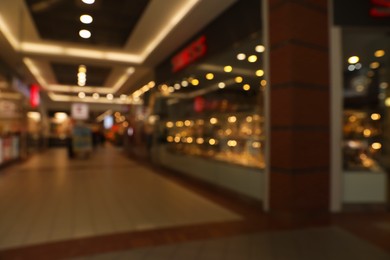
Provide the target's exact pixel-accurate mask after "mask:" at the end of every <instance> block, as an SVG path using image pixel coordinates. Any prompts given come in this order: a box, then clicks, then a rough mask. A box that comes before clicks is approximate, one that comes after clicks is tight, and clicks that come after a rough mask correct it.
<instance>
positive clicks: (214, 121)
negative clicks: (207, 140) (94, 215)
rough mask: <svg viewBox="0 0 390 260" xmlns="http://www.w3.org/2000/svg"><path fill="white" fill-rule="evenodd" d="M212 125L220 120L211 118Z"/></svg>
mask: <svg viewBox="0 0 390 260" xmlns="http://www.w3.org/2000/svg"><path fill="white" fill-rule="evenodd" d="M210 123H211V124H212V125H215V124H217V123H218V119H216V118H215V117H212V118H210Z"/></svg>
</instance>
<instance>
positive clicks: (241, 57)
mask: <svg viewBox="0 0 390 260" xmlns="http://www.w3.org/2000/svg"><path fill="white" fill-rule="evenodd" d="M245 59H246V55H245V54H244V53H239V54H237V60H245Z"/></svg>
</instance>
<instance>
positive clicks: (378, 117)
mask: <svg viewBox="0 0 390 260" xmlns="http://www.w3.org/2000/svg"><path fill="white" fill-rule="evenodd" d="M371 119H372V120H374V121H377V120H380V119H381V115H380V114H378V113H374V114H372V115H371Z"/></svg>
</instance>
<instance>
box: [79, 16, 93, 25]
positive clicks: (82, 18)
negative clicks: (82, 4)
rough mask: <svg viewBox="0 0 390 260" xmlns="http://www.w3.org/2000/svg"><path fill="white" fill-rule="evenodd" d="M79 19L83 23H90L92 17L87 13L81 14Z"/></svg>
mask: <svg viewBox="0 0 390 260" xmlns="http://www.w3.org/2000/svg"><path fill="white" fill-rule="evenodd" d="M80 21H81V22H82V23H84V24H90V23H92V21H93V18H92V16H90V15H88V14H83V15H82V16H80Z"/></svg>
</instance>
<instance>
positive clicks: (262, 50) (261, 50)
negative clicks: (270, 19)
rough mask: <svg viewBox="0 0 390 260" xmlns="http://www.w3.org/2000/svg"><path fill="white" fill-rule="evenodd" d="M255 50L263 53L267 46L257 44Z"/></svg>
mask: <svg viewBox="0 0 390 260" xmlns="http://www.w3.org/2000/svg"><path fill="white" fill-rule="evenodd" d="M255 50H256V51H257V52H259V53H262V52H264V51H265V47H264V46H263V45H257V46H256V48H255Z"/></svg>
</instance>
